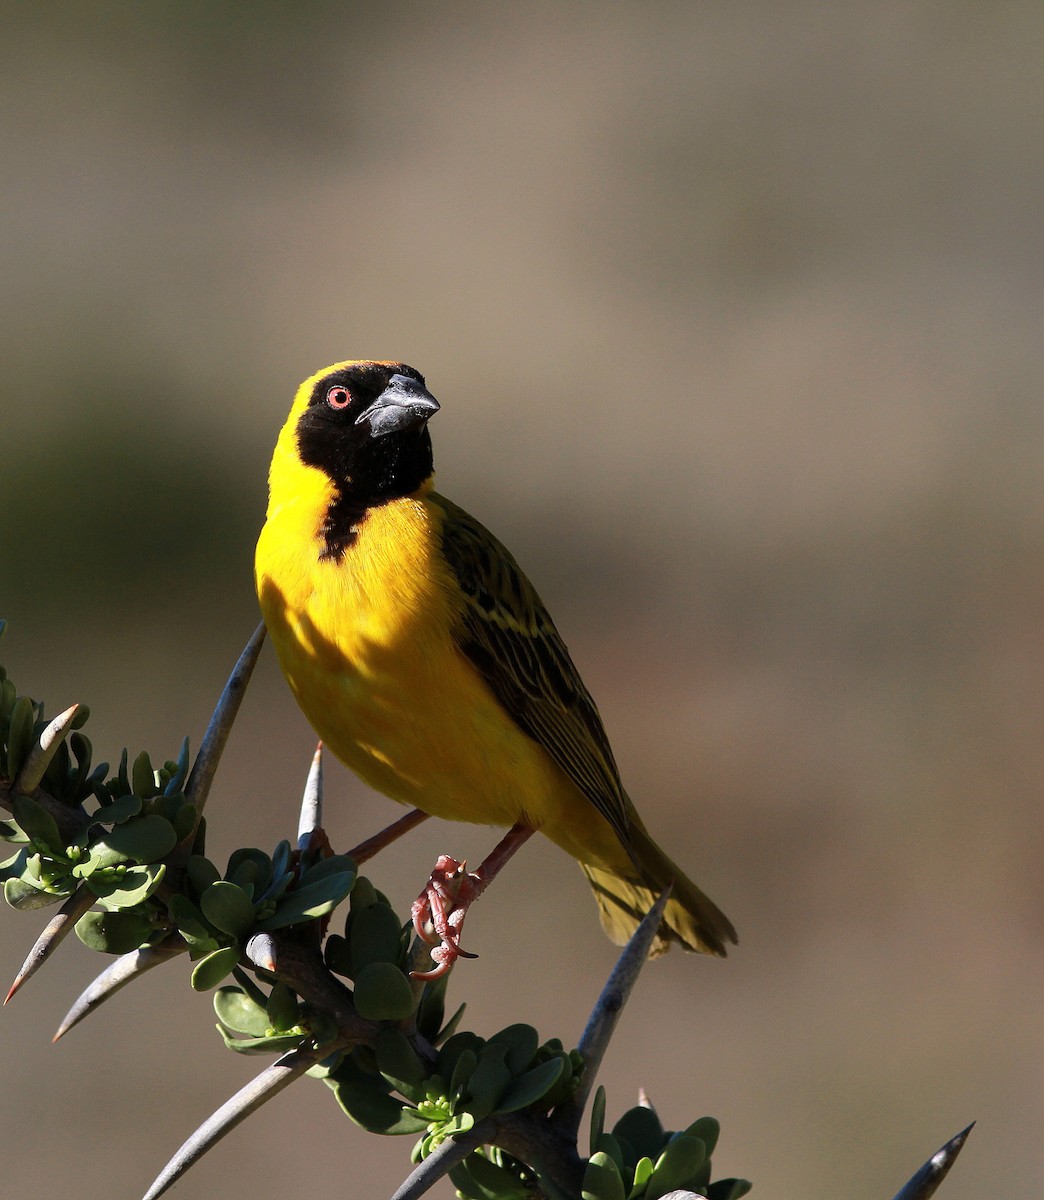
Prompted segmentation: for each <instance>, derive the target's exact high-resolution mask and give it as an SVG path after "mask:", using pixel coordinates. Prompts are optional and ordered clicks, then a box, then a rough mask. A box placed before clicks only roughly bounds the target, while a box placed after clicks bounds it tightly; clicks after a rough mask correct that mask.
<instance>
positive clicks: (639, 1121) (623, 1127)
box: [613, 1104, 665, 1161]
mask: <svg viewBox="0 0 1044 1200" xmlns="http://www.w3.org/2000/svg"><path fill="white" fill-rule="evenodd" d="M613 1136H614V1137H616V1138H619V1139H620V1140H622V1141H625V1142H626V1143H627V1144H628V1145H629V1146H631V1147H633V1149H634V1153H635V1157H636V1158H643V1157H645V1158H651V1159H652V1160H653V1161H655V1160H656V1159H658V1158H659V1157H660V1153H661V1152H662V1150H663V1143H664V1141H665V1135H664V1131H663V1126H662V1125H661V1124H660V1118H659V1117H658V1116H657V1115H656V1113H655V1112H654V1111H653V1110H652V1109H651V1108H646V1107H645V1106H644V1105H640V1104H639V1105H636V1106H635V1107H634V1108H629V1109H628V1110H627V1112H625V1113H624V1115H623V1116H622V1117H621V1118H620V1119H619V1121H617V1122H616V1124H615V1125H614V1126H613Z"/></svg>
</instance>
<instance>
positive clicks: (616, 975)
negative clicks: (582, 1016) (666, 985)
mask: <svg viewBox="0 0 1044 1200" xmlns="http://www.w3.org/2000/svg"><path fill="white" fill-rule="evenodd" d="M670 896H671V889H670V888H669V887H668V888H667V889H666V890H665V891H664V892H662V893H661V895H660V898H659V900H657V901H656V903H655V904H654V905H653V906H652V908H650V909H649V911H648V912H647V913H646V914H645V916H644V917H643V918H642V922H641V924H640V925H639V926H638V928H637V929H636V930H635V931H634V933H633V934H632V935H631V940H630V941H629V942H628V943H627V945H626V946H624V948H623V951H622V952H621V954H620V957H619V958H618V959H617V960H616V965H615V966H614V967H613V969H612V971H610V973H609V978H608V979H607V980H606V981H605V987H604V988H602V993H601V995H600V996H599V997H598V999H597V1001H596V1002H595V1006H594V1008H593V1009H592V1010H591V1015H590V1017H588V1019H587V1025H586V1026H585V1028H584V1032H583V1035H582V1037H581V1038H580V1044H579V1045H578V1046H577V1050H579V1052H580V1053H581V1055H583V1059H584V1074H583V1079H582V1080H581V1083H580V1087H579V1088H578V1089H577V1091H576V1093H575V1094H574V1095H573V1096H572V1098H571V1099H570V1100H569V1101H568V1102H567V1103H566V1104H564V1105H563V1106H562V1107H561V1108H560V1109H559V1113H560V1114H561V1115H560V1117H559V1118H558V1121H557V1122H556V1123H559V1124H560V1127H561V1128H562V1130H563V1131H564V1132H567V1133H569V1134H571V1135H572V1137H573V1138H574V1139H575V1138H576V1134H577V1130H578V1129H579V1128H580V1120H581V1118H582V1116H583V1112H584V1107H585V1105H586V1104H587V1099H588V1097H589V1096H590V1094H591V1089H592V1088H593V1087H594V1081H595V1077H596V1076H597V1074H598V1068H599V1067H600V1066H601V1065H602V1059H603V1057H604V1056H605V1052H606V1049H607V1048H608V1046H609V1040H610V1038H611V1037H612V1036H613V1033H614V1032H615V1030H616V1025H617V1022H618V1021H619V1020H620V1014H621V1013H622V1012H623V1007H624V1005H625V1004H626V1003H627V999H628V997H629V996H630V994H631V990H632V989H633V988H634V985H635V983H636V982H637V980H638V976H639V974H640V973H641V970H642V967H644V966H645V964H646V962H647V961H648V958H649V951H650V950H651V949H652V944H653V942H654V941H655V940H656V933H657V930H658V929H659V928H660V921H661V920H662V918H663V910H664V909H665V908H666V907H667V901H668V900H669V899H670Z"/></svg>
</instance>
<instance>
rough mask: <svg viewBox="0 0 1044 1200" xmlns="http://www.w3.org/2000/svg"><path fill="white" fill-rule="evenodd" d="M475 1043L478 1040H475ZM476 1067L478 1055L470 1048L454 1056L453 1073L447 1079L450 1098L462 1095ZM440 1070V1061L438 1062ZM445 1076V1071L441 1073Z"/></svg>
mask: <svg viewBox="0 0 1044 1200" xmlns="http://www.w3.org/2000/svg"><path fill="white" fill-rule="evenodd" d="M476 1041H478V1039H477V1038H476ZM477 1066H478V1054H476V1052H475V1051H474V1050H472V1049H471V1048H470V1047H466V1048H465V1049H463V1050H462V1051H461V1053H460V1054H458V1055H457V1056H456V1058H455V1059H454V1062H453V1071H452V1074H451V1075H450V1077H449V1081H450V1084H449V1091H448V1095H450V1096H460V1095H463V1093H464V1092H465V1090H466V1089H467V1086H468V1081H469V1080H470V1079H471V1075H472V1072H473V1071H474V1070H475V1068H476V1067H477ZM440 1068H441V1060H440ZM442 1074H445V1071H443V1072H442Z"/></svg>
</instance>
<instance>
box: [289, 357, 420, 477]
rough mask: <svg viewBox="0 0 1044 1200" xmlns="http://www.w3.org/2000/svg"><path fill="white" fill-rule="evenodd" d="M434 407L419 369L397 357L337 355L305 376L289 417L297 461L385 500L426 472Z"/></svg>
mask: <svg viewBox="0 0 1044 1200" xmlns="http://www.w3.org/2000/svg"><path fill="white" fill-rule="evenodd" d="M438 410H439V405H438V402H437V401H436V399H435V398H434V396H432V395H431V393H430V392H429V391H428V389H427V388H426V387H425V386H424V377H423V375H421V373H420V372H419V371H416V370H414V369H413V367H408V366H406V364H405V363H399V362H343V363H337V364H336V365H335V366H332V367H327V368H326V369H325V370H323V371H320V372H318V373H317V374H315V375H313V376H312V377H311V378H310V379H307V380H305V382H304V383H303V384H302V385H301V387H300V389H299V391H298V393H297V398H296V400H295V401H294V407H293V409H292V410H291V413H290V419H289V421H288V422H287V425H288V430H289V431H291V432H292V434H293V437H294V440H295V441H296V443H297V453H298V455H299V457H300V459H301V461H302V462H303V463H305V464H306V465H308V466H310V467H316V468H318V469H319V470H321V471H323V472H324V473H325V474H326V475H328V476H329V478H330V479H331V480H332V482H333V483H334V484H335V485H336V487H337V488H338V490H339V491H341V492H346V491H350V492H351V493H352V495H354V496H356V497H357V498H359V499H361V500H383V499H391V498H393V497H395V496H407V495H410V494H411V493H412V492H414V491H416V490H417V488H418V487H420V485H421V484H422V483H423V482H424V481H425V480H426V479H428V478H429V476H430V475H431V472H432V454H431V438H430V436H429V434H428V429H427V423H428V419H429V418H430V417H432V416H433V415H434V414H435V413H437V412H438Z"/></svg>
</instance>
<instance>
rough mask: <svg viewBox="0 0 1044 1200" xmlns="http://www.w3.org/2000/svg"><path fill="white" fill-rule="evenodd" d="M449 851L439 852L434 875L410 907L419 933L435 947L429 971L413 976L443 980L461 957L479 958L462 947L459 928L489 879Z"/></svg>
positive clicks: (417, 972)
mask: <svg viewBox="0 0 1044 1200" xmlns="http://www.w3.org/2000/svg"><path fill="white" fill-rule="evenodd" d="M466 868H467V864H466V863H463V862H458V861H457V860H456V859H455V858H451V857H450V856H449V855H448V854H440V855H439V858H438V861H437V862H436V863H435V869H434V870H433V871H432V873H431V878H430V879H429V880H428V882H427V883H426V884H425V886H424V890H423V891H422V892H421V894H420V895H419V896H418V897H417V899H416V900H414V902H413V905H412V907H411V909H410V914H411V916H412V917H413V928H414V929H415V930H416V931H417V936H418V937H419V938H420V939H421V940H422V941H424V942H427V944H428V945H429V946H434V947H435V949H434V950H432V952H431V957H432V959H433V960H434V962H435V966H434V967H432V969H431V970H430V971H412V972H411V975H412V977H413V978H414V979H423V980H428V979H440V978H441V977H442V976H443V975H445V974H446V972H447V971H449V969H450V968H451V967H452V966H453V964H454V963H455V962H456V961H457V959H458V958H477V957H478V955H475V954H469V953H468V951H467V950H462V949H461V948H460V929H461V926H462V925H463V924H464V917H465V916H466V915H467V911H468V908H469V906H470V905H471V904H472V902H473V901H475V900H477V899H478V897H479V896H480V895H481V893H482V889H483V888H484V887H485V884H486V881H485V880H484V879H483V877H482V875H481V874H479V872H477V871H468V870H467V869H466Z"/></svg>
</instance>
